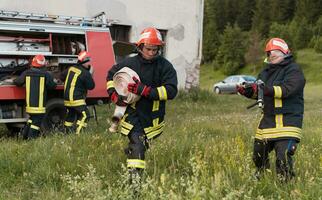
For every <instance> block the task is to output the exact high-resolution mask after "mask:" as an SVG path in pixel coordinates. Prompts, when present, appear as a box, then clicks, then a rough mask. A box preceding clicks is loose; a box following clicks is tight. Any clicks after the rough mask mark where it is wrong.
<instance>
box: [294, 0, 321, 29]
mask: <svg viewBox="0 0 322 200" xmlns="http://www.w3.org/2000/svg"><path fill="white" fill-rule="evenodd" d="M321 15H322V1H321V0H297V1H296V11H295V15H294V18H295V19H294V20H295V21H299V20H301V19H303V18H306V19H307V21H308V23H310V24H314V23H315V22H316V21H317V20H318V19H319V17H320V16H321Z"/></svg>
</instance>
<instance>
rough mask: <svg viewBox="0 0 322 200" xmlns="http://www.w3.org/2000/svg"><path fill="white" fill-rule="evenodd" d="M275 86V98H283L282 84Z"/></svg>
mask: <svg viewBox="0 0 322 200" xmlns="http://www.w3.org/2000/svg"><path fill="white" fill-rule="evenodd" d="M273 88H274V97H275V98H282V88H281V86H273Z"/></svg>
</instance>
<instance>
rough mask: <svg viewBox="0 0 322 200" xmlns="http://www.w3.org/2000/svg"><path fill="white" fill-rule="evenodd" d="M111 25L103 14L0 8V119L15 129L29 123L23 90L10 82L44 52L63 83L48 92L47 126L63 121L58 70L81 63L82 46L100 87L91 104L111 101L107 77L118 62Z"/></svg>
mask: <svg viewBox="0 0 322 200" xmlns="http://www.w3.org/2000/svg"><path fill="white" fill-rule="evenodd" d="M110 25H111V24H110V23H109V21H108V20H107V19H106V16H105V13H100V14H99V15H97V16H95V17H93V18H85V17H72V16H59V15H47V14H35V13H22V12H8V11H0V123H4V124H6V126H7V128H8V129H9V130H10V131H12V132H15V131H18V130H19V129H20V128H21V127H22V126H23V125H24V123H25V122H26V120H27V115H26V113H25V89H24V88H19V87H16V86H14V85H13V84H12V81H13V80H14V79H15V78H16V77H17V76H19V75H20V74H21V73H22V72H23V71H24V70H25V69H27V68H28V67H29V61H30V58H31V57H33V55H36V54H43V55H45V57H46V59H47V60H48V64H47V65H46V67H47V70H48V71H50V72H51V73H52V74H53V76H54V77H55V79H56V80H57V81H58V83H59V84H58V87H57V89H56V90H54V91H51V92H49V94H48V98H47V106H46V107H47V109H46V110H47V113H46V117H45V120H44V122H43V128H45V129H51V128H53V127H55V126H56V125H58V124H61V122H62V120H63V118H64V115H65V108H64V104H63V82H62V81H60V79H59V77H60V73H61V72H62V71H63V70H65V69H66V68H68V67H69V66H71V65H73V64H75V63H76V62H77V54H78V53H79V52H80V51H82V50H87V51H89V53H90V55H91V57H92V65H93V67H94V69H95V72H94V80H95V84H96V87H95V89H94V90H92V91H89V93H88V97H87V100H86V101H87V104H88V105H89V106H91V105H96V104H100V103H104V102H107V92H106V80H105V78H106V74H107V71H108V70H109V68H110V67H111V66H112V65H113V64H114V63H115V56H114V51H113V42H112V39H111V34H110V31H109V26H110ZM92 110H94V111H95V109H92ZM93 115H94V116H95V115H96V112H93Z"/></svg>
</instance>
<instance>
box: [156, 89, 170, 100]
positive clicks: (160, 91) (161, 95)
mask: <svg viewBox="0 0 322 200" xmlns="http://www.w3.org/2000/svg"><path fill="white" fill-rule="evenodd" d="M157 90H158V94H159V99H160V100H167V99H168V95H167V90H166V89H165V87H164V86H161V87H157Z"/></svg>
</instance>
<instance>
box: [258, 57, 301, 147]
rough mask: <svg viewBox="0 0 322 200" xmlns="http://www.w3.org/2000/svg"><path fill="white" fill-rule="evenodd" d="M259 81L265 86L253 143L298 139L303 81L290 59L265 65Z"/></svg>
mask: <svg viewBox="0 0 322 200" xmlns="http://www.w3.org/2000/svg"><path fill="white" fill-rule="evenodd" d="M258 79H261V80H262V81H264V83H265V93H266V94H265V96H264V105H265V106H264V110H263V116H262V119H261V121H260V123H259V126H258V129H257V132H256V136H255V138H256V139H259V140H276V139H295V140H297V141H298V142H299V141H300V139H301V129H302V122H303V113H304V99H303V90H304V86H305V78H304V74H303V72H302V70H301V68H300V67H299V66H298V65H297V64H296V63H295V62H294V61H293V58H292V57H291V56H290V57H288V58H286V59H285V60H284V61H282V62H281V63H280V64H275V65H272V64H268V65H267V66H266V68H265V69H264V70H263V71H262V72H261V73H260V74H259V76H258Z"/></svg>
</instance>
